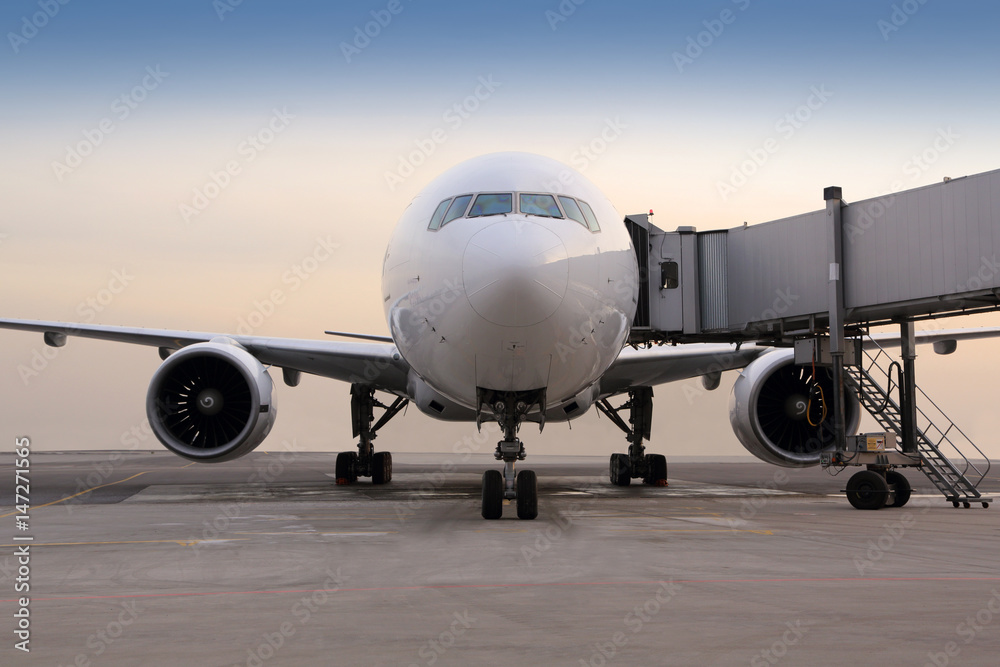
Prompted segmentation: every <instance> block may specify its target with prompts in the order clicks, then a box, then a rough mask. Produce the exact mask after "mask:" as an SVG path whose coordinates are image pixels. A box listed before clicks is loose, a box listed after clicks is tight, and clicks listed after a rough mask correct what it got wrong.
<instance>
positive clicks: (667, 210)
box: [0, 0, 1000, 459]
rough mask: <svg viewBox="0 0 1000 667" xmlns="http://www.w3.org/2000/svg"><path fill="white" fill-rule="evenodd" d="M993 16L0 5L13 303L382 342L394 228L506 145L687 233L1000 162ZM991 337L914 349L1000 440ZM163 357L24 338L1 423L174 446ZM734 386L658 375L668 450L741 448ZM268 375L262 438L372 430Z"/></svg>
mask: <svg viewBox="0 0 1000 667" xmlns="http://www.w3.org/2000/svg"><path fill="white" fill-rule="evenodd" d="M998 14H1000V9H998V8H997V7H996V5H995V3H989V2H962V1H957V2H948V3H945V2H943V0H924V1H922V2H921V1H920V0H908V1H906V2H895V3H893V2H878V1H866V2H858V1H845V2H838V3H813V2H810V3H803V2H790V1H774V2H763V1H761V0H718V1H715V2H662V1H660V2H610V1H607V0H604V1H602V0H585V1H583V0H561V1H559V0H551V1H544V0H543V1H539V2H526V1H512V2H506V3H469V2H429V1H423V0H398V1H397V0H375V1H364V2H360V1H359V2H338V3H327V2H318V1H309V2H305V1H303V2H295V1H282V2H277V1H272V2H266V1H264V0H243V1H242V2H238V1H237V0H215V1H213V0H176V1H172V2H170V3H135V2H82V1H80V0H76V1H73V0H66V1H65V2H61V1H60V0H32V1H26V0H8V1H7V2H4V3H3V5H2V6H0V32H2V33H3V34H4V40H3V43H2V44H0V90H2V99H3V102H2V103H0V173H2V174H3V178H2V179H0V202H2V206H0V316H3V317H19V318H32V319H52V320H64V321H73V322H93V323H99V324H123V325H132V326H148V327H155V328H172V329H192V330H202V331H218V332H235V331H237V330H238V329H239V328H241V327H242V328H243V329H244V330H245V329H246V328H247V327H249V328H250V329H252V330H253V332H254V333H255V334H259V335H270V336H282V337H296V338H322V337H323V333H322V332H323V331H324V330H327V329H334V330H341V331H356V332H366V333H374V334H384V333H386V332H387V327H386V324H385V321H384V318H383V314H382V308H381V297H380V286H379V282H380V269H381V260H382V257H383V254H384V251H385V245H386V243H387V241H388V239H389V236H390V234H391V232H392V229H393V226H394V224H395V222H396V220H397V219H398V217H399V215H400V214H401V213H402V211H403V209H405V207H406V206H407V204H408V203H409V201H410V199H411V198H412V197H413V195H414V194H416V193H417V192H419V191H420V189H421V188H422V187H423V186H425V185H426V184H427V183H429V182H430V181H431V180H432V179H433V178H434V177H435V176H437V175H438V174H440V173H441V172H443V171H445V170H446V169H448V168H449V167H451V166H453V165H455V164H457V163H458V162H461V161H462V160H465V159H468V158H470V157H474V156H476V155H480V154H484V153H489V152H493V151H499V150H523V151H529V152H534V153H539V154H542V155H546V156H549V157H551V158H555V159H557V160H561V161H563V162H565V163H567V164H569V165H571V166H573V167H575V168H577V169H580V170H581V171H583V173H584V174H585V175H586V176H587V177H588V178H590V180H592V181H593V182H594V183H595V184H596V185H598V187H600V188H601V189H602V190H603V191H604V192H605V193H606V194H607V195H608V196H609V198H610V199H611V201H612V202H614V204H615V205H616V207H617V208H618V210H619V211H620V212H622V213H636V212H645V211H648V210H650V209H652V210H654V211H655V217H654V222H655V223H656V224H657V225H658V226H660V227H662V228H664V229H673V228H674V227H675V226H679V225H693V226H696V227H697V228H698V229H699V230H706V229H725V228H728V227H733V226H737V225H741V224H743V222H749V223H750V224H754V223H757V222H764V221H768V220H775V219H779V218H783V217H787V216H789V215H794V214H798V213H803V212H806V211H811V210H815V209H819V208H822V207H823V200H822V190H823V188H824V187H825V186H829V185H839V186H841V187H843V189H844V197H845V199H847V200H848V201H851V200H855V201H856V200H861V199H865V198H868V197H873V196H877V195H880V194H883V193H885V192H887V191H889V190H890V188H892V187H894V184H896V183H899V184H901V185H902V186H903V187H905V188H910V187H918V186H922V185H927V184H931V183H936V182H940V181H941V179H942V178H944V177H946V176H951V177H957V176H961V175H966V174H974V173H979V172H983V171H988V170H992V169H996V168H998V167H1000V158H998V157H997V155H998V151H997V147H998V146H1000V123H997V120H996V118H997V112H996V109H997V108H998V101H1000V100H998V98H1000V85H998V83H1000V82H998V77H1000V74H998V73H1000V68H998V65H1000V45H998V42H997V40H996V39H995V34H996V28H995V26H996V22H997V18H998ZM942 134H944V135H946V136H948V137H950V139H949V141H947V142H944V143H942V142H940V141H938V142H937V147H935V141H936V140H937V139H938V138H939V137H940V136H942ZM941 146H944V150H941V149H940V147H941ZM748 160H749V161H751V162H752V165H750V163H748ZM748 165H750V166H748ZM275 292H280V295H281V297H282V298H281V299H280V301H281V303H276V302H275V300H273V298H272V297H273V296H274V294H275ZM939 324H940V326H942V327H956V326H974V325H976V326H978V325H997V324H1000V319H998V318H997V317H979V318H975V319H973V318H959V319H951V320H947V321H944V322H941V323H939ZM935 326H938V324H935ZM995 351H996V343H990V342H976V343H968V344H963V345H960V346H959V351H958V352H957V353H956V354H954V355H951V356H949V357H937V356H935V355H933V354H932V353H931V352H930V350H929V349H926V350H924V349H922V350H921V357H920V359H919V360H918V383H919V384H921V386H923V387H924V389H925V390H926V391H927V392H928V394H930V395H931V396H932V397H933V398H935V400H937V402H938V403H939V404H940V405H941V406H942V407H943V408H945V410H946V412H948V413H949V414H951V415H952V416H953V417H954V418H955V419H956V421H957V422H958V424H959V426H961V427H962V428H963V429H964V430H965V431H966V432H967V433H969V435H970V436H972V438H973V440H976V441H977V442H979V443H980V444H981V445H982V446H984V448H985V449H987V451H989V453H990V454H991V455H992V456H994V457H1000V446H998V445H997V443H996V439H995V435H994V434H995V433H996V432H998V430H1000V416H998V415H997V414H996V412H995V411H994V410H992V406H991V402H992V401H991V400H990V398H992V393H993V392H992V391H991V388H992V385H993V382H992V379H993V378H994V377H995V376H996V374H997V372H998V371H1000V362H998V361H997V355H996V352H995ZM159 363H160V360H159V358H158V356H157V355H156V352H155V350H153V349H151V348H145V347H140V346H128V345H120V344H114V343H103V342H98V341H84V340H71V341H70V342H69V344H68V345H67V346H66V347H64V348H60V349H58V350H55V349H53V348H47V347H45V346H44V345H43V344H42V341H41V337H40V336H38V335H31V334H26V333H20V332H9V331H2V332H0V398H2V401H0V431H2V433H0V435H2V437H3V438H4V439H6V440H8V441H11V440H13V438H14V437H15V436H23V435H28V436H30V437H31V438H32V440H33V442H34V443H35V447H36V448H37V449H39V450H68V449H106V448H122V447H125V448H140V449H147V448H148V449H157V448H159V444H158V443H157V442H156V441H155V439H154V438H152V436H151V435H150V434H149V431H148V428H147V427H145V426H144V422H145V411H144V401H145V393H146V388H147V385H148V382H149V379H150V377H151V376H152V374H153V372H154V371H155V369H156V367H157V365H158V364H159ZM734 378H735V374H733V373H728V374H726V376H725V377H724V379H723V382H722V386H721V387H720V389H719V390H717V391H715V392H703V391H700V390H699V389H698V388H699V387H700V383H699V382H698V381H697V380H693V381H691V382H688V383H678V384H677V385H671V386H665V387H657V388H656V390H655V392H656V410H655V414H654V421H653V439H652V442H651V443H650V447H651V450H652V451H658V452H662V453H664V454H666V455H667V457H668V459H669V458H670V457H671V455H676V456H695V455H711V456H740V455H745V454H746V452H745V451H744V450H743V449H742V448H741V446H740V445H739V443H738V442H737V441H736V439H735V437H734V436H733V434H732V430H731V428H730V426H729V420H728V419H727V415H728V408H727V404H728V396H729V389H730V387H731V386H732V382H733V380H734ZM275 379H276V380H277V382H278V385H279V386H277V389H276V391H277V394H278V398H277V401H278V405H279V416H278V419H277V423H276V425H275V428H274V430H273V431H272V434H271V436H270V437H269V439H268V440H267V441H266V442H265V443H264V445H262V448H263V449H264V450H268V448H273V449H277V448H279V447H281V446H283V445H286V446H294V447H296V448H299V449H307V450H329V451H337V450H341V449H350V448H352V447H353V442H352V440H351V437H350V419H349V387H348V386H347V385H346V384H342V383H338V382H335V381H331V380H324V379H320V378H313V377H306V378H304V380H303V382H302V384H301V385H300V386H299V387H297V388H294V389H292V388H289V387H285V386H284V385H281V383H280V379H278V377H277V376H276V378H275ZM869 427H870V425H869ZM474 434H475V427H474V426H473V425H469V424H443V423H438V422H434V421H432V420H431V419H429V418H428V417H425V416H423V415H421V414H419V413H418V412H417V411H416V410H409V411H408V414H406V415H405V416H403V417H401V418H399V417H398V418H397V419H396V420H394V421H393V422H392V423H390V424H389V425H388V426H387V427H386V428H385V429H384V430H383V431H382V432H381V433H380V439H379V440H378V442H377V443H376V444H377V446H378V447H379V448H384V449H389V450H392V451H400V452H406V451H422V452H449V451H452V450H453V449H455V448H456V447H459V446H462V443H465V444H466V445H467V444H468V442H469V441H470V439H472V441H473V442H475V443H477V445H476V446H477V447H480V451H484V452H485V451H490V450H491V449H492V447H493V443H492V442H490V441H489V439H488V438H487V439H484V438H479V439H475V438H473V436H474ZM494 435H495V434H494ZM490 437H491V438H493V440H495V439H496V438H495V437H494V436H490ZM522 438H523V439H524V440H525V441H526V443H527V446H528V453H529V455H530V454H531V453H556V454H570V453H575V454H594V455H607V454H609V453H610V452H612V451H616V450H621V449H623V448H624V446H625V440H624V436H623V435H622V434H621V433H619V432H618V431H617V430H616V429H615V428H614V427H613V426H612V425H611V424H610V423H609V422H608V420H607V419H604V418H598V415H597V413H596V411H591V412H590V413H589V414H587V415H586V416H585V417H583V418H582V419H581V420H579V421H577V422H576V423H575V424H574V428H573V430H570V429H569V428H568V427H567V426H566V425H550V426H549V427H547V428H546V429H545V432H544V433H542V434H541V435H538V434H536V433H534V432H533V429H529V430H528V431H525V432H522Z"/></svg>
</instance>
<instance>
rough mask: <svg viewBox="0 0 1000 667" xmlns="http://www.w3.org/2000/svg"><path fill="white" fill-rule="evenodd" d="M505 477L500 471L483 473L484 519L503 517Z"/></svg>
mask: <svg viewBox="0 0 1000 667" xmlns="http://www.w3.org/2000/svg"><path fill="white" fill-rule="evenodd" d="M503 487H504V483H503V475H502V474H501V473H500V471H499V470H487V471H486V472H484V473H483V518H484V519H491V520H493V519H499V518H500V517H501V516H503V491H504V488H503Z"/></svg>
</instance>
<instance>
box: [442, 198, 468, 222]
mask: <svg viewBox="0 0 1000 667" xmlns="http://www.w3.org/2000/svg"><path fill="white" fill-rule="evenodd" d="M470 201H472V195H462V196H461V197H455V200H454V201H453V202H451V206H449V207H448V212H447V213H446V214H445V216H444V220H442V221H441V226H442V227H444V226H445V225H447V224H448V223H449V222H451V221H452V220H454V219H455V218H461V217H462V216H463V215H465V209H466V208H468V207H469V202H470Z"/></svg>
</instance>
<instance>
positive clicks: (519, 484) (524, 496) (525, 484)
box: [514, 470, 538, 520]
mask: <svg viewBox="0 0 1000 667" xmlns="http://www.w3.org/2000/svg"><path fill="white" fill-rule="evenodd" d="M514 486H515V487H516V488H517V518H518V519H528V520H531V519H534V518H535V517H537V516H538V477H537V476H536V475H535V471H534V470H522V471H521V472H519V473H517V478H516V479H515V480H514Z"/></svg>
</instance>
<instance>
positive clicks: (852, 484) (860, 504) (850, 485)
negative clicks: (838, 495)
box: [847, 470, 889, 510]
mask: <svg viewBox="0 0 1000 667" xmlns="http://www.w3.org/2000/svg"><path fill="white" fill-rule="evenodd" d="M888 498H889V484H888V483H887V482H886V481H885V477H883V476H882V475H880V474H878V473H877V472H875V471H873V470H862V471H861V472H858V473H855V474H854V476H853V477H851V479H849V480H847V500H848V501H849V502H850V503H851V505H853V506H854V508H855V509H859V510H879V509H882V508H883V507H885V501H886V500H888Z"/></svg>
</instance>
